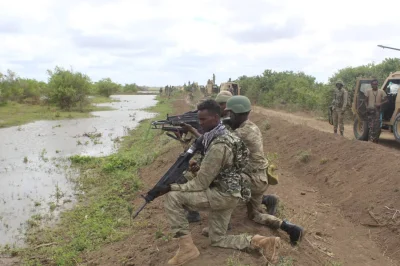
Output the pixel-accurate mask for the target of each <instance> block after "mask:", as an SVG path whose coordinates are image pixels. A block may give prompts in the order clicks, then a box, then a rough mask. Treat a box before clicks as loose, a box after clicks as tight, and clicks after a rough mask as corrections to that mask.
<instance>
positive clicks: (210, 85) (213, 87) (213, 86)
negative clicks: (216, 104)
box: [205, 79, 219, 96]
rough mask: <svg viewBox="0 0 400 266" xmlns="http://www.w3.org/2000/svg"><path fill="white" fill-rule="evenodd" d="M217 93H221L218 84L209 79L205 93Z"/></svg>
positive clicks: (207, 94)
mask: <svg viewBox="0 0 400 266" xmlns="http://www.w3.org/2000/svg"><path fill="white" fill-rule="evenodd" d="M217 93H219V87H218V85H216V84H214V83H213V81H212V80H211V79H209V80H207V85H206V88H205V95H206V96H209V95H211V94H217Z"/></svg>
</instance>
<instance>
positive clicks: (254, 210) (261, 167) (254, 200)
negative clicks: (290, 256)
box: [233, 120, 282, 229]
mask: <svg viewBox="0 0 400 266" xmlns="http://www.w3.org/2000/svg"><path fill="white" fill-rule="evenodd" d="M233 132H234V134H236V135H237V136H238V137H240V138H241V139H242V140H243V142H244V143H245V144H246V146H247V148H248V149H249V151H250V155H249V163H248V164H247V166H246V167H245V169H244V170H243V172H244V174H245V175H247V176H249V177H250V180H251V199H250V202H249V203H247V215H248V217H249V219H251V220H253V221H255V222H256V223H259V224H263V225H267V226H269V227H271V228H274V229H278V228H279V226H280V224H281V223H282V220H281V219H279V218H277V217H275V216H273V215H269V214H266V213H261V212H260V205H261V202H262V199H263V194H264V192H265V191H266V190H267V188H268V178H267V173H266V170H267V168H268V160H267V159H266V158H265V157H264V150H263V142H262V134H261V131H260V129H259V128H258V126H257V125H256V124H254V123H253V122H251V121H250V120H246V121H245V122H243V123H242V124H241V125H240V127H239V128H237V129H236V130H235V131H233Z"/></svg>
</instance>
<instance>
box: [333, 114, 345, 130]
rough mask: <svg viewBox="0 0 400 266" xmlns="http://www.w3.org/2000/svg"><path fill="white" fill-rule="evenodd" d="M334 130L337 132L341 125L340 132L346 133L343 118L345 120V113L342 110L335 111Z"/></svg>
mask: <svg viewBox="0 0 400 266" xmlns="http://www.w3.org/2000/svg"><path fill="white" fill-rule="evenodd" d="M332 116H333V129H334V130H335V131H337V128H338V125H339V130H340V131H342V132H343V131H344V123H343V118H344V112H343V111H342V110H341V109H333V113H332Z"/></svg>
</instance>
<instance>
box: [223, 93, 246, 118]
mask: <svg viewBox="0 0 400 266" xmlns="http://www.w3.org/2000/svg"><path fill="white" fill-rule="evenodd" d="M225 110H226V111H232V112H234V113H235V114H241V113H247V112H250V111H251V103H250V100H249V98H247V97H246V96H243V95H235V96H232V97H231V98H230V99H229V100H228V101H227V102H226V108H225Z"/></svg>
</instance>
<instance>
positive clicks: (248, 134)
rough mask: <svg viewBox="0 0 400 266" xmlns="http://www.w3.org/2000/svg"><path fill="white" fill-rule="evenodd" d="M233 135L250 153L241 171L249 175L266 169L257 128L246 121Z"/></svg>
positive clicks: (266, 162) (260, 137)
mask: <svg viewBox="0 0 400 266" xmlns="http://www.w3.org/2000/svg"><path fill="white" fill-rule="evenodd" d="M233 133H234V134H235V135H237V136H238V137H239V138H241V139H242V140H243V142H244V143H245V144H246V146H247V148H248V149H249V151H250V154H249V163H248V164H247V166H246V167H245V169H244V170H243V171H244V172H245V173H247V174H249V175H251V173H253V172H256V171H258V170H263V169H267V168H268V160H267V159H266V158H265V156H264V147H263V140H262V134H261V131H260V129H259V128H258V126H257V125H256V124H254V123H253V122H251V121H250V120H246V121H245V122H243V123H242V124H241V125H240V127H238V128H237V129H235V130H234V131H233Z"/></svg>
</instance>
